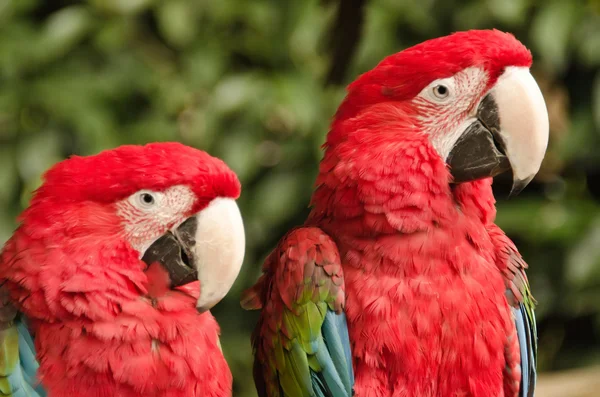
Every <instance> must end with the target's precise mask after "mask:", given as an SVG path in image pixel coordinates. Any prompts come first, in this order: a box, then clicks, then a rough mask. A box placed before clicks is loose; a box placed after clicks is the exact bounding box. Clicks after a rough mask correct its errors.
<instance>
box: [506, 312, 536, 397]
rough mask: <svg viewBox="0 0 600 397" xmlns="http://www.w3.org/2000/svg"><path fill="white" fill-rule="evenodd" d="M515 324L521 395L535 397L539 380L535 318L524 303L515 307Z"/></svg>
mask: <svg viewBox="0 0 600 397" xmlns="http://www.w3.org/2000/svg"><path fill="white" fill-rule="evenodd" d="M512 310H513V314H514V316H515V325H516V327H517V337H518V339H519V350H520V353H521V388H520V391H519V397H533V393H534V390H535V384H536V381H537V379H536V378H537V371H536V350H537V340H536V337H537V336H536V329H535V319H532V318H530V316H529V315H528V313H527V309H526V307H525V304H524V303H520V304H519V306H518V307H514V308H513V309H512Z"/></svg>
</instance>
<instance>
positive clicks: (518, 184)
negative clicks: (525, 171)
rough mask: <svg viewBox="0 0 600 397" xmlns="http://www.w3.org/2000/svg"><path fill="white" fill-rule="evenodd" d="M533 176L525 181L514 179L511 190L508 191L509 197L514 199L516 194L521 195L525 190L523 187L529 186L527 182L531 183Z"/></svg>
mask: <svg viewBox="0 0 600 397" xmlns="http://www.w3.org/2000/svg"><path fill="white" fill-rule="evenodd" d="M534 176H535V175H532V176H530V177H528V178H525V179H514V181H513V185H512V188H511V189H510V194H509V197H514V196H516V195H517V194H519V193H521V192H522V191H523V189H525V187H526V186H527V185H529V182H531V180H532V179H533V177H534Z"/></svg>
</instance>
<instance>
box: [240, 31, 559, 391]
mask: <svg viewBox="0 0 600 397" xmlns="http://www.w3.org/2000/svg"><path fill="white" fill-rule="evenodd" d="M531 63H532V58H531V54H530V52H529V51H528V50H527V48H525V46H523V45H522V44H521V43H520V42H519V41H518V40H517V39H515V37H514V36H512V35H510V34H507V33H503V32H500V31H498V30H473V31H468V32H459V33H455V34H452V35H450V36H447V37H441V38H437V39H433V40H429V41H426V42H424V43H421V44H418V45H416V46H414V47H411V48H408V49H406V50H404V51H402V52H399V53H397V54H394V55H391V56H389V57H387V58H386V59H384V60H383V61H382V62H381V63H380V64H379V65H377V66H376V67H375V68H374V69H373V70H371V71H369V72H367V73H365V74H363V75H362V76H360V77H359V78H358V79H357V80H356V81H355V82H353V83H352V84H351V85H350V86H349V87H348V93H347V96H346V98H345V100H344V101H343V103H342V104H341V106H340V107H339V109H338V111H337V113H336V115H335V118H334V120H333V123H332V125H331V129H330V131H329V133H328V135H327V141H326V143H325V146H324V147H325V155H324V158H323V160H322V162H321V165H320V169H319V175H318V177H317V181H316V186H317V187H316V191H315V193H314V195H313V197H312V201H311V205H312V211H311V213H310V216H309V218H308V220H307V221H306V223H305V225H304V226H303V227H300V228H297V229H294V230H292V231H290V232H289V233H288V234H287V235H286V236H285V237H284V238H283V239H282V240H281V241H280V242H279V245H278V246H277V248H276V249H275V250H274V251H273V253H272V254H271V255H270V256H269V257H268V259H267V260H266V262H265V264H264V266H263V275H262V276H261V278H260V279H259V281H258V282H257V284H256V285H255V286H254V287H252V288H250V289H249V290H248V291H247V292H246V293H245V296H244V298H243V301H242V304H243V306H244V307H245V308H248V309H259V308H260V309H262V311H261V313H260V318H259V323H258V325H257V327H256V329H255V332H254V334H253V337H252V342H253V346H254V350H255V380H256V384H257V390H258V393H259V395H260V396H269V397H274V396H287V397H300V396H319V397H321V396H330V397H331V396H334V397H340V396H350V395H352V392H353V391H354V393H355V394H354V395H355V396H356V397H390V396H393V397H401V396H402V397H413V396H420V397H426V396H428V397H434V396H436V397H450V396H457V397H458V396H462V397H516V396H521V397H522V396H532V395H533V391H534V388H535V379H536V368H535V363H536V329H535V319H534V313H533V305H534V300H533V298H532V296H531V293H530V290H529V285H528V281H527V277H526V275H525V269H526V268H527V265H526V264H525V262H524V261H523V259H522V258H521V256H520V254H519V252H518V251H517V249H516V247H515V246H514V244H513V243H512V242H511V241H510V239H509V238H508V237H507V236H506V235H505V234H504V233H503V232H502V230H500V228H499V227H498V226H496V225H495V224H494V218H495V215H496V209H495V206H494V203H495V201H494V197H493V193H492V189H491V185H492V178H491V177H493V176H495V175H498V174H500V173H501V172H504V171H508V170H512V174H513V178H514V184H513V192H517V191H519V190H521V189H522V188H523V187H525V185H527V183H528V182H529V181H531V179H532V178H533V177H534V175H535V174H536V173H537V172H538V170H539V168H540V165H541V162H542V159H543V157H544V154H545V151H546V147H547V143H548V114H547V110H546V105H545V103H544V99H543V96H542V93H541V91H540V89H539V87H538V85H537V84H536V82H535V80H534V78H533V77H532V76H531V74H530V72H529V68H530V66H531ZM346 320H347V329H346ZM350 359H351V362H352V364H350ZM352 389H353V391H352Z"/></svg>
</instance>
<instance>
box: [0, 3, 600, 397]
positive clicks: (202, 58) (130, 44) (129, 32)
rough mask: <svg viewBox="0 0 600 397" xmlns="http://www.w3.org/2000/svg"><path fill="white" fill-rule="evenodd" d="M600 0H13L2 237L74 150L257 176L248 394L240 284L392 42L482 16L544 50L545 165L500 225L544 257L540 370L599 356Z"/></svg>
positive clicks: (503, 201)
mask: <svg viewBox="0 0 600 397" xmlns="http://www.w3.org/2000/svg"><path fill="white" fill-rule="evenodd" d="M599 10H600V3H599V2H598V1H596V0H591V1H584V0H550V1H539V0H485V1H468V0H463V1H459V0H419V1H415V0H370V1H369V0H344V1H337V0H323V1H317V0H306V1H291V0H289V1H283V0H218V1H215V0H213V1H209V0H198V1H193V0H170V1H158V0H156V1H153V0H90V1H68V0H63V1H42V0H5V1H0V242H3V241H5V240H6V239H7V238H8V237H9V236H10V234H11V233H12V231H13V230H14V228H15V226H16V224H15V217H16V215H17V214H18V213H19V212H20V211H21V210H22V209H23V208H24V207H25V206H26V205H27V203H28V200H29V198H30V194H31V191H32V190H33V189H35V188H36V187H37V186H38V185H39V182H40V176H41V174H42V172H43V171H45V170H46V169H47V168H48V167H49V166H51V165H52V164H53V163H55V162H56V161H59V160H61V159H64V158H65V157H67V156H68V155H70V154H73V153H76V154H81V155H87V154H93V153H97V152H98V151H100V150H103V149H108V148H112V147H115V146H118V145H121V144H125V143H147V142H151V141H165V140H176V141H181V142H184V143H186V144H188V145H191V146H195V147H198V148H201V149H203V150H207V151H209V152H210V153H211V154H213V155H215V156H219V157H221V158H223V159H224V160H225V161H226V162H227V163H228V164H229V165H230V166H231V167H232V168H233V169H234V170H235V171H236V172H237V173H238V175H239V176H240V178H241V180H242V183H243V186H244V191H243V195H242V198H241V199H240V206H241V210H242V214H243V215H244V219H245V224H246V233H247V242H248V245H247V256H246V260H245V264H244V268H243V270H242V273H241V274H240V277H239V279H238V281H237V282H236V284H235V286H234V288H233V290H232V291H231V293H230V294H229V296H228V297H227V298H226V299H225V300H224V301H223V302H222V303H220V304H219V305H218V306H217V307H216V308H215V309H214V311H213V312H214V314H215V315H216V316H217V318H218V320H219V322H220V324H221V325H222V345H223V349H224V351H225V354H226V356H227V359H228V361H229V364H230V366H231V368H232V370H233V372H234V377H235V385H234V388H235V390H234V395H235V396H240V397H247V396H254V395H255V392H254V386H253V383H252V378H251V357H250V356H251V350H250V342H249V334H250V332H251V330H252V327H253V325H254V323H255V320H256V315H255V313H248V312H244V311H242V309H241V308H240V306H239V303H238V300H239V295H240V293H241V291H242V290H243V289H244V288H246V287H248V286H250V285H251V284H252V283H253V282H254V281H255V279H256V278H257V277H258V275H259V272H260V266H261V263H262V260H263V259H264V257H265V256H266V254H267V253H268V251H269V250H270V249H272V247H273V246H274V245H275V243H276V242H277V240H278V239H279V238H280V237H281V236H282V235H283V233H284V232H285V231H286V230H288V229H289V228H290V227H292V226H295V225H298V224H300V223H302V222H303V220H304V217H305V216H306V214H307V212H308V208H307V205H308V202H309V198H310V195H311V192H312V187H313V182H314V177H315V174H316V170H317V165H318V161H319V159H320V158H321V151H320V145H321V144H322V143H323V141H324V136H325V134H326V132H327V128H328V123H329V122H330V120H331V117H332V115H333V113H334V111H335V109H336V107H337V105H338V104H339V102H340V101H341V99H342V98H343V95H344V87H345V85H346V84H348V83H349V82H350V81H352V80H353V79H354V78H356V76H357V75H358V74H360V73H362V72H364V71H367V70H369V69H371V68H372V67H374V66H375V65H376V64H377V63H378V62H379V61H380V60H381V59H383V58H384V57H385V56H386V55H389V54H392V53H394V52H397V51H400V50H402V49H404V48H406V47H408V46H410V45H413V44H416V43H419V42H421V41H423V40H426V39H429V38H433V37H437V36H442V35H446V34H449V33H451V32H453V31H457V30H466V29H472V28H492V27H494V28H498V29H501V30H505V31H510V32H512V33H514V34H515V35H516V36H517V38H519V39H520V40H521V41H522V42H524V43H525V44H526V45H527V46H528V47H529V48H530V49H531V50H532V52H533V54H534V67H533V73H534V76H535V77H536V79H537V81H538V83H539V84H540V86H541V88H542V91H543V93H544V96H545V98H546V101H547V106H548V110H549V112H550V124H551V138H550V146H549V149H548V153H547V155H546V159H545V161H544V164H543V166H542V169H541V171H540V173H539V175H538V176H537V177H536V179H535V180H534V181H533V182H532V183H531V185H530V186H529V187H528V188H527V189H526V190H525V191H524V192H523V193H521V194H520V195H519V196H517V197H515V198H511V199H510V200H508V199H507V192H508V189H507V186H508V185H507V183H506V179H500V180H498V181H496V184H495V190H496V192H497V197H498V219H497V222H498V224H499V225H500V226H501V227H502V228H503V229H504V230H505V231H506V232H507V233H508V234H509V236H510V237H511V238H513V240H514V241H515V243H516V244H517V246H518V247H519V249H520V251H521V253H522V254H523V256H524V257H525V259H526V260H527V262H528V263H529V264H530V270H529V273H528V274H529V277H530V281H531V284H532V288H533V292H534V295H535V296H536V298H537V300H538V301H539V306H538V311H537V316H538V321H539V334H540V354H539V356H540V364H539V368H540V370H541V371H544V372H545V371H555V370H562V369H567V368H575V367H584V366H592V365H595V364H599V363H600V206H599V202H598V200H599V199H600V183H599V180H598V179H599V178H600V151H599V148H600V145H599V143H600V134H599V131H600V73H599V66H600V15H599Z"/></svg>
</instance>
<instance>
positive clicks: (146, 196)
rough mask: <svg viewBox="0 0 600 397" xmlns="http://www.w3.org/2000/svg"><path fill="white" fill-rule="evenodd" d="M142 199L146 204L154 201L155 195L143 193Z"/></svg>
mask: <svg viewBox="0 0 600 397" xmlns="http://www.w3.org/2000/svg"><path fill="white" fill-rule="evenodd" d="M142 201H143V202H144V203H146V204H152V203H153V202H154V197H152V195H151V194H148V193H144V194H142Z"/></svg>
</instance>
